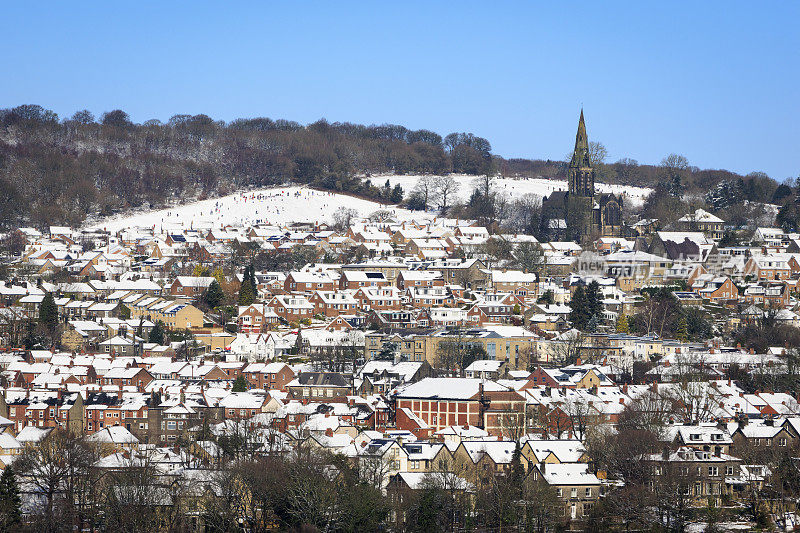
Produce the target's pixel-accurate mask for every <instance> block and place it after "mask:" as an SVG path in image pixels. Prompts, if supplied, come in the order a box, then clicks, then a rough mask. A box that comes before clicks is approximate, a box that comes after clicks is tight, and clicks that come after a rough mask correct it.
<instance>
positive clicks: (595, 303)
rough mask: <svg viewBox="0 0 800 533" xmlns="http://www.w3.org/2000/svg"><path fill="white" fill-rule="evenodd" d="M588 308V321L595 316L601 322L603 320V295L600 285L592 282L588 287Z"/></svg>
mask: <svg viewBox="0 0 800 533" xmlns="http://www.w3.org/2000/svg"><path fill="white" fill-rule="evenodd" d="M586 307H587V315H588V319H589V320H591V318H592V317H593V316H596V317H597V320H598V321H600V320H601V319H602V318H603V295H602V294H600V284H599V283H597V281H592V282H591V283H589V285H587V286H586Z"/></svg>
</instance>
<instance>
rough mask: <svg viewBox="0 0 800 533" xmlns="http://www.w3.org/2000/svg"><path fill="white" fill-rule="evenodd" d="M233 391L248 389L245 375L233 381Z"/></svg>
mask: <svg viewBox="0 0 800 533" xmlns="http://www.w3.org/2000/svg"><path fill="white" fill-rule="evenodd" d="M231 390H232V391H233V392H244V391H246V390H247V380H246V379H244V376H239V377H237V378H236V380H235V381H234V382H233V388H232V389H231Z"/></svg>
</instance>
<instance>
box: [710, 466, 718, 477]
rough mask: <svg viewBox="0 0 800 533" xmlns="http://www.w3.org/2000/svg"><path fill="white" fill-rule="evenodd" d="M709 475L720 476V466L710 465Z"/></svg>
mask: <svg viewBox="0 0 800 533" xmlns="http://www.w3.org/2000/svg"><path fill="white" fill-rule="evenodd" d="M708 475H709V476H718V475H719V467H718V466H709V467H708Z"/></svg>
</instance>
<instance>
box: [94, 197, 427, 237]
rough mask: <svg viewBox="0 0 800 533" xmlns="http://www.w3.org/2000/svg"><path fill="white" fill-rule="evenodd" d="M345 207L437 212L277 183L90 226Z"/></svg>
mask: <svg viewBox="0 0 800 533" xmlns="http://www.w3.org/2000/svg"><path fill="white" fill-rule="evenodd" d="M340 207H348V208H351V209H355V210H356V211H357V212H358V214H359V216H363V217H367V216H369V215H370V214H371V213H373V212H375V211H378V210H381V209H388V210H389V211H391V212H392V213H394V216H395V218H396V219H400V220H410V219H412V218H415V219H418V220H421V219H425V218H431V219H432V218H434V217H435V216H436V215H435V214H433V213H427V214H424V213H420V212H416V213H414V212H412V211H408V210H406V209H398V208H396V207H393V206H390V207H386V206H384V205H382V204H380V203H378V202H371V201H368V200H362V199H360V198H353V197H351V196H347V195H345V194H335V193H329V192H322V191H316V190H312V189H307V188H305V187H298V186H292V187H276V188H272V189H261V190H254V191H247V192H239V193H236V194H231V195H228V196H223V197H220V198H214V199H211V200H203V201H199V202H192V203H188V204H185V205H180V206H175V207H171V208H168V209H161V210H157V211H142V212H133V213H129V214H126V215H117V216H114V217H109V218H105V219H102V220H99V221H93V222H91V223H89V224H88V226H87V227H88V228H90V229H105V230H108V231H112V232H116V231H119V230H121V229H125V228H152V227H155V229H156V230H158V229H160V228H219V227H221V226H223V225H234V226H235V225H251V224H276V225H282V224H288V223H290V222H327V223H330V222H333V214H334V213H335V212H336V210H337V209H339V208H340Z"/></svg>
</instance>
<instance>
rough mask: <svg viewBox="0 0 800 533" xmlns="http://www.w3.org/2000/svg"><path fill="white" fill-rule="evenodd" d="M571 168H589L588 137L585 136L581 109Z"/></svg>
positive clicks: (590, 163)
mask: <svg viewBox="0 0 800 533" xmlns="http://www.w3.org/2000/svg"><path fill="white" fill-rule="evenodd" d="M570 166H571V167H576V168H580V167H591V166H592V162H591V160H590V159H589V137H588V136H587V135H586V123H585V122H584V120H583V108H581V118H580V120H578V133H577V134H576V135H575V151H574V152H573V154H572V161H571V162H570Z"/></svg>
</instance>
